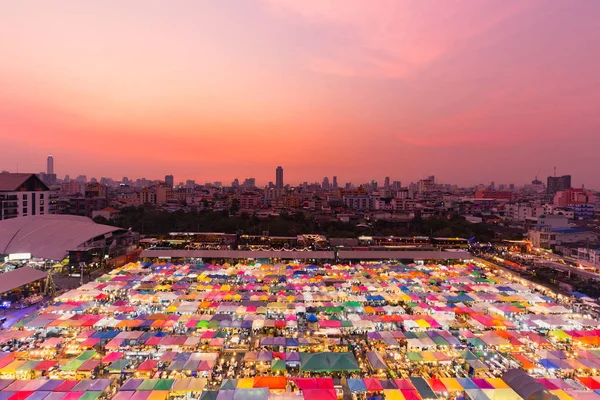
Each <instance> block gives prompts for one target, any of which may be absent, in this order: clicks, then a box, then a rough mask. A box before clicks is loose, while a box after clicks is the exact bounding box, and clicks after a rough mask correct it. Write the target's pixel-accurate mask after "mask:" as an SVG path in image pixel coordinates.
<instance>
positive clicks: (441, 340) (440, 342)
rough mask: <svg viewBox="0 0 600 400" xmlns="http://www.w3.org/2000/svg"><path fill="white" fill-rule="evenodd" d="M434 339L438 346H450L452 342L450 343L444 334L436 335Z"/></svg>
mask: <svg viewBox="0 0 600 400" xmlns="http://www.w3.org/2000/svg"><path fill="white" fill-rule="evenodd" d="M433 341H434V342H435V344H436V345H438V346H450V343H448V342H447V341H446V339H444V338H443V337H442V336H434V337H433Z"/></svg>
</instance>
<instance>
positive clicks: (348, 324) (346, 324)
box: [342, 320, 354, 328]
mask: <svg viewBox="0 0 600 400" xmlns="http://www.w3.org/2000/svg"><path fill="white" fill-rule="evenodd" d="M353 326H354V325H352V322H351V321H347V320H343V321H342V328H352V327H353Z"/></svg>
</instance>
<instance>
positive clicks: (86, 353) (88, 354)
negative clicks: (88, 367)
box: [77, 350, 98, 361]
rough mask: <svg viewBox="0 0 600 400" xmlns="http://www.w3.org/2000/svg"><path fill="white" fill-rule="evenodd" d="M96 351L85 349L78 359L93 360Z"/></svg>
mask: <svg viewBox="0 0 600 400" xmlns="http://www.w3.org/2000/svg"><path fill="white" fill-rule="evenodd" d="M96 354H98V353H96V352H95V351H94V350H87V351H84V352H83V353H81V354H80V355H79V357H77V360H83V361H87V360H91V359H92V358H94V357H95V356H96Z"/></svg>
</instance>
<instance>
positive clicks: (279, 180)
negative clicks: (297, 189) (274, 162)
mask: <svg viewBox="0 0 600 400" xmlns="http://www.w3.org/2000/svg"><path fill="white" fill-rule="evenodd" d="M275 189H283V167H282V166H281V165H280V166H278V167H277V168H276V169H275Z"/></svg>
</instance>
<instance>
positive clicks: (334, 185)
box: [332, 176, 338, 189]
mask: <svg viewBox="0 0 600 400" xmlns="http://www.w3.org/2000/svg"><path fill="white" fill-rule="evenodd" d="M332 186H333V188H334V189H337V188H338V183H337V176H334V177H333V184H332Z"/></svg>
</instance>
